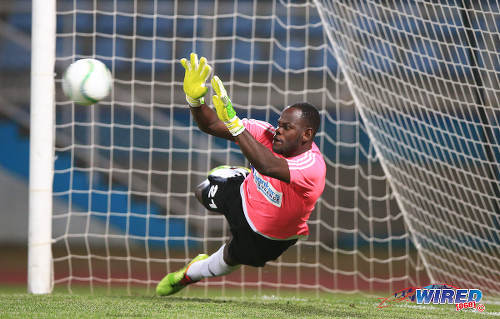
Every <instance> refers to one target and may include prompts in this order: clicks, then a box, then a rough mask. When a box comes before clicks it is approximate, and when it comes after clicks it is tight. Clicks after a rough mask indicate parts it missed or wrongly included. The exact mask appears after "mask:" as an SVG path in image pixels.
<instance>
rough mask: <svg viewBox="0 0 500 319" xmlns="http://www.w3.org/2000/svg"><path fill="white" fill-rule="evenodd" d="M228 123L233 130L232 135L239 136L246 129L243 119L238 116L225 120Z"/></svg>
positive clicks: (230, 130)
mask: <svg viewBox="0 0 500 319" xmlns="http://www.w3.org/2000/svg"><path fill="white" fill-rule="evenodd" d="M224 124H226V127H227V129H228V130H229V132H231V135H233V136H238V135H240V134H241V133H243V131H244V130H245V126H243V121H241V120H240V118H239V117H238V116H236V115H235V116H234V117H233V118H232V119H230V120H229V121H226V122H224Z"/></svg>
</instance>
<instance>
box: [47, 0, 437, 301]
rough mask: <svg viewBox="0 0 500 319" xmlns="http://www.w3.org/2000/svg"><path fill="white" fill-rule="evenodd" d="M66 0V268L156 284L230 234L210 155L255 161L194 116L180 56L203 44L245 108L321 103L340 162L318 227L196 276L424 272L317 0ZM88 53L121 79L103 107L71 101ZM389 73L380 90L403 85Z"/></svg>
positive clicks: (57, 261)
mask: <svg viewBox="0 0 500 319" xmlns="http://www.w3.org/2000/svg"><path fill="white" fill-rule="evenodd" d="M57 4H58V8H57V13H58V15H57V16H58V33H57V61H56V72H57V83H56V84H57V90H58V92H57V93H58V94H57V102H56V139H57V141H56V156H57V159H56V163H55V169H56V170H55V177H54V199H55V201H56V203H57V205H56V208H55V211H54V238H55V244H54V249H53V250H54V269H55V281H56V283H66V284H68V286H70V287H71V286H72V285H73V284H75V283H85V284H87V283H89V284H90V287H91V288H92V287H93V285H95V284H106V285H108V286H111V285H114V284H119V283H122V284H126V285H127V287H129V288H130V287H132V286H133V285H134V284H142V285H146V286H147V287H154V286H155V284H156V283H157V281H158V280H160V279H161V278H162V277H163V276H164V275H165V274H166V273H167V272H170V271H173V270H176V269H178V268H179V267H181V266H183V265H184V264H185V263H186V262H187V261H189V260H190V259H191V258H193V257H194V256H196V255H197V254H198V253H200V252H206V253H212V252H214V251H215V250H216V249H217V248H218V247H219V246H220V245H221V244H222V243H223V242H224V241H225V240H226V239H227V238H228V230H227V228H226V224H225V221H224V219H223V218H222V217H221V216H218V215H216V214H213V213H209V212H207V211H205V210H204V209H203V207H202V206H201V205H200V204H199V203H197V201H196V199H195V197H194V194H193V190H194V187H195V186H196V185H197V184H198V183H199V182H201V181H202V180H203V179H204V178H205V177H206V173H207V172H208V171H209V170H210V169H211V168H213V167H215V166H217V165H221V164H231V165H244V164H246V163H245V159H244V157H243V156H242V155H241V153H240V151H239V148H238V147H237V146H236V145H235V144H232V143H229V142H226V141H223V140H220V139H216V138H213V137H209V136H207V135H206V134H204V133H201V132H200V131H199V130H198V128H197V127H196V124H195V123H193V121H192V119H191V117H190V113H189V110H188V108H187V106H186V102H185V99H184V93H183V91H182V79H183V68H182V66H181V65H180V64H179V63H178V59H179V58H181V57H186V56H188V55H189V53H190V52H191V51H195V52H197V53H198V54H199V55H200V56H206V57H207V58H208V60H209V63H210V64H212V65H213V66H214V71H215V72H216V74H218V75H219V76H220V77H221V79H222V80H223V81H224V82H225V85H226V88H227V89H228V91H229V93H230V96H231V97H232V101H233V103H234V105H235V107H236V111H237V112H238V114H239V115H240V117H251V118H257V119H261V120H267V121H269V122H271V123H275V122H276V120H277V118H278V117H279V113H280V111H281V110H282V109H283V108H284V107H285V106H287V105H290V104H292V103H294V102H298V101H308V102H310V103H313V104H314V105H316V106H317V107H318V109H319V110H320V111H321V118H322V123H321V130H320V132H319V133H318V136H317V139H316V143H317V144H318V146H319V147H320V149H321V150H322V152H323V154H324V157H325V160H326V162H327V167H328V170H327V182H326V187H325V191H324V193H323V196H322V198H321V200H320V201H319V202H318V204H317V207H316V210H315V212H313V214H312V217H311V221H310V222H309V225H310V229H311V236H310V237H309V239H308V240H307V241H304V242H300V243H299V244H298V245H296V246H294V247H293V248H291V249H290V250H289V251H287V252H286V253H285V255H283V257H281V258H280V259H278V260H277V261H276V262H271V263H269V264H268V265H267V266H266V267H265V268H263V269H254V268H250V267H243V268H241V270H239V271H237V272H236V273H234V274H231V275H230V276H228V277H225V278H220V279H213V280H208V281H204V283H200V284H198V285H202V284H205V285H208V286H210V285H222V286H223V287H231V286H237V287H242V288H241V289H242V291H244V289H247V288H258V289H259V290H260V289H264V288H273V289H277V290H279V289H282V288H293V289H297V290H299V289H303V288H313V289H316V290H317V291H320V290H327V291H333V290H346V291H357V290H365V289H372V290H391V291H394V290H396V289H401V288H405V287H408V286H413V285H416V284H419V283H420V277H421V275H422V266H421V265H420V263H419V262H418V258H417V256H416V253H415V249H414V248H412V246H411V243H410V237H409V234H408V232H407V231H406V229H405V226H404V222H403V214H402V213H401V212H400V210H399V208H398V206H397V204H396V202H395V200H394V198H393V196H392V192H391V190H390V188H389V186H388V183H387V181H386V178H385V175H384V173H383V171H382V168H381V166H380V164H379V162H378V160H377V158H376V155H375V149H374V148H373V145H372V144H371V143H370V141H369V138H368V134H367V132H366V130H365V128H364V127H363V125H362V123H361V119H360V116H359V113H358V112H357V111H356V109H355V104H354V102H353V100H352V97H351V95H350V93H349V91H348V87H347V85H346V82H345V80H344V77H343V76H342V75H341V73H340V69H339V66H338V63H337V60H336V59H335V58H334V51H333V50H332V48H331V46H329V44H328V39H327V37H326V34H325V33H324V25H323V23H322V21H321V19H320V16H319V14H318V11H317V9H316V7H315V5H314V4H313V3H312V2H311V1H290V2H289V1H193V2H191V1H172V2H170V1H159V0H158V1H156V0H155V1H153V0H148V1H146V0H141V1H139V0H136V1H133V0H114V1H112V0H109V1H105V0H100V1H84V0H72V1H65V0H59V1H58V2H57ZM333 15H334V12H328V16H329V17H333ZM341 18H342V19H340V21H345V20H343V19H344V17H341ZM346 34H347V33H346ZM367 39H369V38H367ZM355 43H357V42H354V41H353V42H349V43H346V46H347V45H354V44H355ZM342 52H344V53H345V54H347V51H342ZM86 57H94V58H97V59H100V60H101V61H103V62H105V63H106V64H107V65H108V66H109V67H110V69H111V71H112V73H113V77H114V79H115V81H114V88H113V92H112V96H111V98H109V99H108V100H106V101H103V102H100V103H98V104H96V105H94V106H90V107H83V106H78V105H74V104H72V103H70V102H69V101H67V100H66V99H65V98H64V97H63V95H62V94H61V85H60V79H61V75H62V73H63V71H64V69H65V67H67V66H68V65H69V64H70V63H71V62H72V61H74V60H76V59H79V58H86ZM371 63H373V64H374V65H375V66H374V67H378V66H380V64H379V62H377V60H374V61H372V62H371ZM349 74H351V73H349ZM356 74H359V73H356ZM351 80H352V79H351ZM374 82H375V83H379V82H377V81H374ZM379 84H380V85H381V87H380V94H381V96H382V95H383V93H384V92H385V90H389V89H391V88H393V86H391V85H390V84H385V85H382V83H379ZM358 91H359V90H358ZM358 91H357V93H359V92H358ZM370 92H371V91H367V92H366V93H370ZM407 95H411V93H408V94H407ZM407 95H406V96H407ZM379 98H381V97H379ZM394 110H395V109H394ZM398 124H400V123H398V122H394V123H393V125H395V126H397V125H398ZM370 125H372V122H370ZM387 125H389V124H387ZM393 137H394V138H397V136H393ZM415 178H416V176H415V177H414V178H413V179H412V181H415V182H416V179H415ZM426 195H427V196H429V197H432V196H433V195H430V194H426ZM414 196H418V194H417V193H416V194H415V195H414ZM423 283H426V280H423Z"/></svg>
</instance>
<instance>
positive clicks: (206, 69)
mask: <svg viewBox="0 0 500 319" xmlns="http://www.w3.org/2000/svg"><path fill="white" fill-rule="evenodd" d="M181 64H182V66H183V67H184V69H185V70H186V73H185V75H184V85H183V86H184V93H186V101H187V102H188V103H189V105H190V106H191V107H199V106H200V105H202V104H204V103H205V100H204V99H203V96H204V95H205V94H207V91H208V88H207V87H205V82H206V81H207V79H208V77H209V76H210V72H212V68H211V67H210V66H209V65H208V64H207V59H206V58H205V57H202V58H201V59H200V61H199V62H198V55H197V54H196V53H191V56H190V61H189V62H188V61H187V60H186V59H185V58H182V59H181Z"/></svg>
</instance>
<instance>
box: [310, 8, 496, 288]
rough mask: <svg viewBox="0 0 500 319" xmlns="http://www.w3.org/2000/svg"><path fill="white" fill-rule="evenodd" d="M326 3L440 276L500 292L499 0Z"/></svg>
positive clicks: (387, 164)
mask: <svg viewBox="0 0 500 319" xmlns="http://www.w3.org/2000/svg"><path fill="white" fill-rule="evenodd" d="M316 2H317V4H318V6H319V11H320V12H321V13H322V18H323V22H325V23H324V25H325V26H327V28H326V29H327V33H328V35H329V39H330V40H331V41H332V44H333V45H334V47H335V54H336V56H337V57H338V60H339V61H340V64H341V67H342V68H343V71H345V74H346V78H347V79H348V82H349V89H350V90H351V93H352V94H353V96H354V97H355V101H356V106H357V107H358V109H359V110H360V113H361V115H362V119H363V120H364V121H365V122H364V123H365V124H366V127H367V128H368V132H369V135H370V137H371V139H372V141H373V143H374V145H375V148H376V149H377V153H378V155H379V156H380V158H381V161H382V163H383V164H384V168H385V173H386V175H387V177H388V180H389V181H390V184H391V186H392V188H393V190H394V192H395V194H396V198H397V200H398V203H399V205H400V207H401V209H402V211H403V213H404V215H405V219H406V221H407V223H408V226H409V229H410V231H411V232H412V234H413V238H414V240H415V243H416V245H417V247H418V249H419V251H420V253H421V255H422V257H423V261H424V263H425V266H426V268H427V270H428V273H429V276H430V277H431V280H432V281H434V282H440V283H447V284H452V285H454V286H458V287H464V288H481V289H483V292H486V293H485V294H486V295H490V296H491V295H497V296H498V294H500V280H499V279H500V208H499V207H500V192H499V187H500V182H499V178H500V173H499V168H500V165H499V163H500V162H499V160H500V149H499V141H500V125H499V124H500V109H499V101H500V89H499V87H500V82H499V81H500V78H499V72H500V53H499V51H498V48H499V47H500V36H499V34H500V33H499V31H500V8H499V4H498V1H439V3H436V2H428V1H408V2H399V1H398V2H394V3H392V2H384V3H381V2H379V1H353V2H345V1H316Z"/></svg>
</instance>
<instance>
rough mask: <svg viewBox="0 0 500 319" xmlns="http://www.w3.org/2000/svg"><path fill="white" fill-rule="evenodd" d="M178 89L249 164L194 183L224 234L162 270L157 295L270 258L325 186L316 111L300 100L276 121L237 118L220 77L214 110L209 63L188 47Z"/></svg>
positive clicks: (301, 227)
mask: <svg viewBox="0 0 500 319" xmlns="http://www.w3.org/2000/svg"><path fill="white" fill-rule="evenodd" d="M181 64H182V65H183V66H184V68H185V77H184V92H185V93H186V99H187V102H188V104H189V105H190V110H191V113H192V114H193V117H194V119H195V120H196V123H197V124H198V127H199V128H200V129H201V130H202V131H203V132H206V133H208V134H211V135H214V136H217V137H221V138H224V139H227V140H231V141H234V142H236V143H237V144H238V145H239V147H240V148H241V151H242V152H243V154H244V155H245V157H246V158H247V159H248V161H249V162H250V164H251V170H248V169H246V168H241V167H229V166H224V167H219V168H216V169H214V170H212V171H211V172H210V174H209V176H208V178H207V179H206V180H205V181H204V182H202V183H201V184H200V185H199V186H198V187H197V189H196V197H197V198H198V200H199V201H200V202H201V203H202V204H203V205H204V206H205V207H206V208H207V209H209V210H212V211H216V212H219V213H221V214H223V215H224V216H225V218H226V220H227V221H228V223H229V226H230V231H231V235H232V236H231V238H230V240H229V241H228V242H227V243H226V244H224V245H222V247H220V249H219V250H218V251H217V252H215V253H214V254H212V255H210V256H208V255H206V254H200V255H198V256H197V257H195V258H194V259H193V260H191V262H189V263H188V264H187V265H186V266H185V267H184V268H183V269H181V270H179V271H176V272H172V273H169V274H168V275H166V276H165V277H164V278H163V279H162V280H161V281H160V283H159V284H158V286H157V287H156V292H157V294H158V295H160V296H167V295H171V294H174V293H176V292H177V291H179V290H181V289H182V288H184V287H186V286H187V285H189V284H191V283H195V282H197V281H199V280H201V279H203V278H209V277H216V276H222V275H226V274H229V273H230V272H232V271H233V270H235V269H236V268H237V267H238V266H239V265H241V264H243V265H250V266H255V267H263V266H264V265H265V264H266V262H267V261H270V260H274V259H276V258H278V257H279V256H280V255H281V254H282V253H283V252H284V251H285V250H287V249H288V247H290V246H292V245H293V244H295V243H296V242H297V239H298V238H300V237H306V236H307V235H308V234H309V229H308V226H307V224H306V221H307V220H308V219H309V215H310V214H311V212H312V210H313V209H314V205H315V203H316V201H317V200H318V198H319V197H320V195H321V193H322V192H323V189H324V187H325V175H326V166H325V162H324V160H323V156H322V155H321V152H320V151H319V149H318V147H317V146H316V144H315V143H314V141H313V140H314V136H315V134H316V132H317V130H318V127H319V125H320V116H319V113H318V111H317V110H316V108H315V107H314V106H312V105H311V104H308V103H297V104H293V105H291V106H289V107H287V108H285V109H284V110H283V112H282V113H281V116H280V118H279V119H278V123H277V126H276V127H274V126H273V125H271V124H269V123H267V122H263V121H259V120H253V119H240V118H238V116H237V115H236V112H235V111H234V109H233V106H232V104H231V100H230V99H229V97H228V96H227V92H226V90H225V88H224V86H223V84H222V82H221V80H220V79H219V78H218V77H217V76H214V77H213V79H212V81H211V83H212V87H213V89H214V90H215V92H216V95H214V96H213V97H212V101H213V104H214V106H215V111H214V110H213V109H212V108H210V107H209V106H208V105H207V104H206V103H205V101H204V98H203V97H204V96H205V94H206V93H207V91H208V89H207V88H206V87H205V82H206V80H207V79H208V77H209V76H210V73H211V68H210V66H209V65H208V64H207V60H206V59H205V58H204V57H203V58H201V59H200V60H199V61H198V56H197V55H196V54H195V53H191V56H190V60H189V61H188V60H186V59H181Z"/></svg>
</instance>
